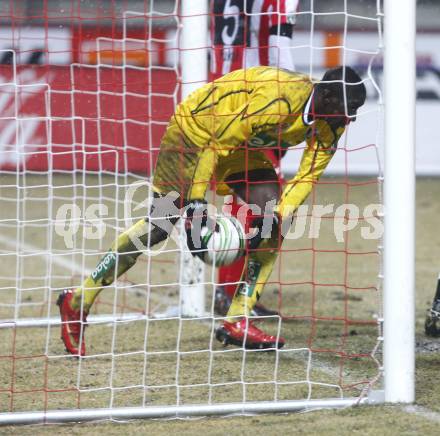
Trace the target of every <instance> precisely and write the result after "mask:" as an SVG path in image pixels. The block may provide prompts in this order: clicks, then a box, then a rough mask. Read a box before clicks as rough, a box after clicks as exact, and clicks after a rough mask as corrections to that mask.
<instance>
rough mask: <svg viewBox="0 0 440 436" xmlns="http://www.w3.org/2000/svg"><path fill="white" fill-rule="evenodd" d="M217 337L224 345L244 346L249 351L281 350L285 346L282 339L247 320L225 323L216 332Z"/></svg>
mask: <svg viewBox="0 0 440 436" xmlns="http://www.w3.org/2000/svg"><path fill="white" fill-rule="evenodd" d="M215 337H216V338H217V339H218V340H219V341H220V342H222V343H223V344H224V345H228V344H232V345H237V346H239V347H242V346H243V342H244V341H245V340H246V342H245V344H244V347H245V348H247V349H249V350H263V349H266V348H281V347H283V346H284V344H285V342H286V341H285V339H284V338H282V337H279V338H277V337H276V336H272V335H268V334H266V333H264V332H263V331H262V330H260V329H259V328H257V327H255V325H254V323H253V322H252V321H250V320H248V319H246V318H242V319H241V320H240V321H237V322H228V321H224V322H223V325H222V326H220V327H219V328H218V329H217V330H216V331H215Z"/></svg>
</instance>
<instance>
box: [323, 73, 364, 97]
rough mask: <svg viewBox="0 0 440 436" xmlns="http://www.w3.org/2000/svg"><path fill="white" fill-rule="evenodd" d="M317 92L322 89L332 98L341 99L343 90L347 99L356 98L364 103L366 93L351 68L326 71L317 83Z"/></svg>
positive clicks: (357, 75)
mask: <svg viewBox="0 0 440 436" xmlns="http://www.w3.org/2000/svg"><path fill="white" fill-rule="evenodd" d="M316 86H317V88H318V90H319V91H323V90H324V89H325V90H326V91H327V92H329V93H330V94H331V95H332V96H335V97H339V98H343V97H344V88H343V86H345V92H346V94H347V99H348V100H350V99H351V98H353V97H354V98H356V99H357V100H363V101H365V98H366V95H367V91H366V89H365V85H364V84H363V83H362V79H361V77H360V76H359V74H358V73H357V72H356V71H355V70H353V68H351V67H336V68H332V69H330V70H327V71H326V72H325V73H324V76H322V79H321V82H320V83H318V84H317V85H316Z"/></svg>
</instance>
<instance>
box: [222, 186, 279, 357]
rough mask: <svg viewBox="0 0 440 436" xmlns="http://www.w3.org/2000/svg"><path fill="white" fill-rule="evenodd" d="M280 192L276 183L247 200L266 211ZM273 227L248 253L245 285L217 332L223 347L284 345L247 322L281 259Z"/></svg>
mask: <svg viewBox="0 0 440 436" xmlns="http://www.w3.org/2000/svg"><path fill="white" fill-rule="evenodd" d="M260 180H261V179H260ZM263 180H265V179H263ZM266 180H267V179H266ZM278 189H279V188H278V185H277V184H276V183H267V184H260V185H256V186H253V187H251V189H249V188H248V189H247V198H246V199H247V201H248V202H249V203H250V204H256V205H257V206H259V207H260V208H261V210H262V211H264V210H265V208H266V204H267V202H274V201H275V202H276V201H278V197H279V191H278ZM272 224H275V225H271V226H270V229H268V230H270V233H269V234H267V235H262V234H261V233H260V234H259V236H260V237H262V239H259V242H258V245H257V246H253V247H252V249H251V251H250V252H249V254H248V256H247V265H246V268H245V271H244V274H243V277H242V283H241V284H240V285H239V286H238V288H237V290H236V292H235V295H234V297H233V299H232V302H231V305H230V307H229V310H228V313H227V318H226V320H225V321H224V323H223V325H222V326H220V327H219V328H218V329H217V331H216V337H217V339H218V340H220V341H221V342H223V343H224V344H233V345H239V346H244V347H245V348H250V349H264V348H281V347H282V346H283V345H284V343H285V340H284V338H282V337H276V336H273V335H269V334H267V333H265V332H264V331H262V330H260V329H258V328H257V327H255V325H254V324H253V322H252V321H250V320H249V319H248V316H250V315H252V314H253V313H252V312H253V309H254V307H255V305H256V304H257V302H258V300H259V299H260V297H261V295H262V293H263V289H264V286H265V284H266V282H267V280H268V279H269V276H270V274H271V272H272V269H273V266H274V264H275V261H276V259H277V256H278V251H279V246H280V238H281V235H280V233H279V230H280V229H279V226H278V223H276V221H273V222H272ZM260 231H262V230H261V229H260ZM252 242H253V241H251V244H252Z"/></svg>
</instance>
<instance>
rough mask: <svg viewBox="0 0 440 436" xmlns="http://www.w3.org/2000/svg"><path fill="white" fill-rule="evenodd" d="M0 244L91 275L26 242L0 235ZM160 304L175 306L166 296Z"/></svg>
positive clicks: (81, 273) (81, 268) (162, 296)
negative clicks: (23, 250)
mask: <svg viewBox="0 0 440 436" xmlns="http://www.w3.org/2000/svg"><path fill="white" fill-rule="evenodd" d="M0 242H1V243H3V244H5V245H6V246H8V247H9V248H12V249H19V248H22V249H25V250H26V251H30V252H34V253H38V254H40V255H43V256H44V257H46V258H47V259H49V261H50V262H52V263H54V264H56V265H58V266H60V267H62V268H67V269H68V270H70V271H72V273H75V274H79V275H81V276H82V275H83V274H86V275H89V274H91V272H92V270H91V269H89V268H85V267H84V268H83V267H82V266H81V265H79V264H78V263H76V262H74V261H73V260H70V259H66V258H65V257H63V256H57V255H53V254H51V253H47V252H46V251H44V250H42V249H41V248H39V247H37V246H35V245H33V244H29V243H26V242H23V243H21V244H17V241H16V240H15V239H13V238H9V237H7V236H5V235H2V234H0ZM116 284H117V286H119V287H120V288H125V285H124V284H123V283H118V282H117V283H116ZM126 290H127V291H131V289H130V288H126ZM134 292H136V290H134ZM160 303H161V304H168V305H171V306H172V305H175V304H176V302H175V300H172V299H171V298H169V297H168V296H166V295H161V296H160Z"/></svg>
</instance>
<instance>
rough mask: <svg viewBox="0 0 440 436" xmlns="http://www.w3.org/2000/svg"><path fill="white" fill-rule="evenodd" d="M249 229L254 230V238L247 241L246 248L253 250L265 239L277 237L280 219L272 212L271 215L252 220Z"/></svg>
mask: <svg viewBox="0 0 440 436" xmlns="http://www.w3.org/2000/svg"><path fill="white" fill-rule="evenodd" d="M251 227H253V228H255V229H256V233H255V236H253V237H252V238H251V239H249V243H248V247H249V249H250V250H255V249H256V248H258V247H259V245H260V244H261V242H262V240H263V239H265V238H274V237H277V236H278V232H279V231H280V227H281V217H280V216H279V215H278V213H276V212H274V213H273V215H266V216H259V217H257V218H254V219H253V221H252V224H251Z"/></svg>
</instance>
